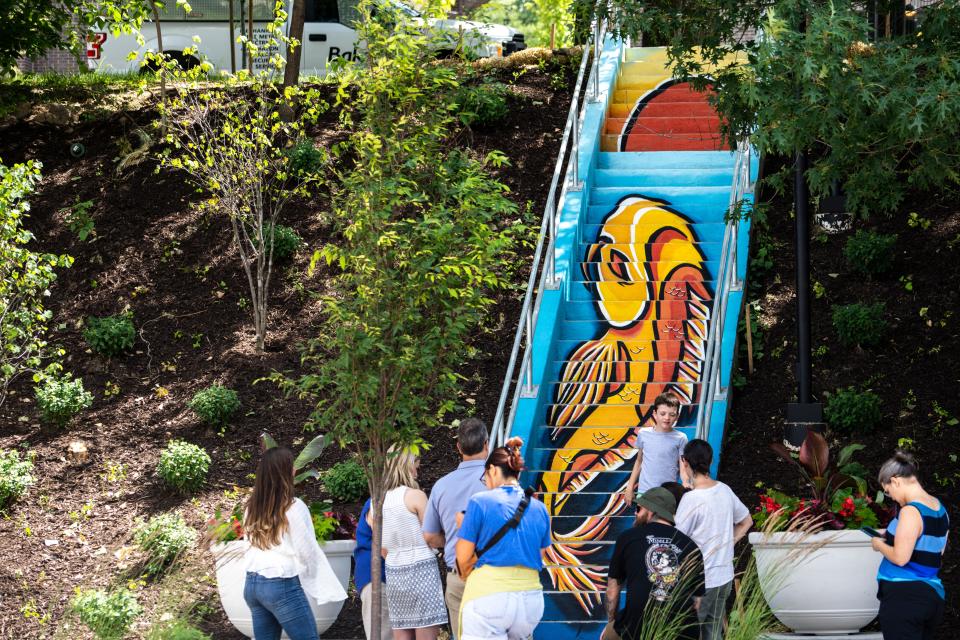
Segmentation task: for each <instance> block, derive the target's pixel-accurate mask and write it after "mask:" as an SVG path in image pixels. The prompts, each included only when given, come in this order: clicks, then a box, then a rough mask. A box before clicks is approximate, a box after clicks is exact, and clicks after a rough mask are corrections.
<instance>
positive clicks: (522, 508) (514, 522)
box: [476, 487, 533, 558]
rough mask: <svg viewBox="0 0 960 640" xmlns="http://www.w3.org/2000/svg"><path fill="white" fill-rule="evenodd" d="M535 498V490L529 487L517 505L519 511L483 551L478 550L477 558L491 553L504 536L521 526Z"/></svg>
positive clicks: (504, 524)
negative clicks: (528, 506) (531, 501)
mask: <svg viewBox="0 0 960 640" xmlns="http://www.w3.org/2000/svg"><path fill="white" fill-rule="evenodd" d="M532 496H533V488H532V487H527V488H526V489H525V490H524V492H523V498H522V499H521V500H520V504H518V505H517V510H516V511H514V513H513V517H512V518H510V519H509V520H507V521H506V522H504V523H503V526H502V527H500V528H499V529H498V530H497V532H496V533H495V534H493V537H492V538H490V542H488V543H487V544H486V546H484V547H483V549H477V550H476V554H477V558H479V557H480V556H482V555H483V554H485V553H486V552H487V551H489V550H490V549H491V548H492V547H493V546H494V545H496V544H497V543H498V542H500V541H501V540H502V539H503V536H505V535H507V532H508V531H510V529H516V528H517V526H519V524H520V520H521V519H522V518H523V514H524V512H526V510H527V505H529V504H530V498H531V497H532Z"/></svg>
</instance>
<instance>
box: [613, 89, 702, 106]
mask: <svg viewBox="0 0 960 640" xmlns="http://www.w3.org/2000/svg"><path fill="white" fill-rule="evenodd" d="M668 91H669V95H662V97H661V98H660V99H659V100H656V101H654V102H651V103H650V104H649V106H651V107H652V106H653V105H655V104H683V105H695V104H702V105H706V106H708V107H710V110H711V111H714V109H713V107H712V106H710V103H709V102H707V97H708V96H709V93H701V92H698V91H690V90H689V89H688V88H687V87H671V88H670V89H669V90H668ZM650 92H651V89H648V88H639V89H620V88H614V90H613V91H612V92H611V95H610V102H612V103H614V104H636V103H637V101H639V100H641V99H642V98H644V97H647V95H648V94H649V93H650ZM644 110H646V107H645V108H644Z"/></svg>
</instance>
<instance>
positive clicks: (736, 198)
mask: <svg viewBox="0 0 960 640" xmlns="http://www.w3.org/2000/svg"><path fill="white" fill-rule="evenodd" d="M751 191H752V185H751V182H750V144H749V142H748V141H747V140H741V141H740V142H739V143H738V144H737V152H736V157H735V160H734V169H733V184H732V186H731V189H730V206H729V209H728V213H729V214H733V213H734V212H735V210H736V208H737V206H738V205H740V203H741V202H742V201H743V200H744V197H745V196H746V195H748V194H749V193H750V192H751ZM740 217H741V216H739V215H737V216H734V215H730V217H729V218H728V220H727V225H726V227H725V228H724V231H723V245H722V248H721V250H720V263H719V266H718V267H717V278H716V282H717V290H716V293H715V295H714V298H713V299H714V306H713V311H712V313H711V318H710V328H709V330H708V332H707V350H706V353H705V354H704V359H703V367H702V372H703V375H702V376H701V378H700V397H699V404H700V411H698V412H697V437H698V438H702V439H705V440H706V439H707V438H709V436H710V420H711V418H712V417H713V402H714V401H715V400H716V399H718V398H719V397H722V396H723V394H724V393H725V392H726V390H725V389H721V388H720V361H721V356H722V351H723V349H722V346H723V345H722V342H723V330H724V323H725V321H726V315H727V301H728V298H729V295H730V292H731V291H737V290H739V289H740V288H742V286H743V285H742V282H741V280H740V277H739V274H738V273H737V240H738V238H737V236H738V227H739V225H740Z"/></svg>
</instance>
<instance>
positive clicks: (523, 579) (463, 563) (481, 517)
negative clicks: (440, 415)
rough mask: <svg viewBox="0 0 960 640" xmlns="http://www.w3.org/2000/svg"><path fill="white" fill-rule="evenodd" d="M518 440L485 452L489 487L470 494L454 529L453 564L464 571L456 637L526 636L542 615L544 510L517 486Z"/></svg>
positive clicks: (545, 544) (469, 639) (547, 533)
mask: <svg viewBox="0 0 960 640" xmlns="http://www.w3.org/2000/svg"><path fill="white" fill-rule="evenodd" d="M522 447H523V440H521V439H520V438H510V439H509V440H507V442H506V444H505V445H504V446H502V447H497V448H496V449H494V450H493V451H492V452H491V453H490V457H488V458H487V462H486V465H485V467H484V472H483V480H484V482H485V483H486V485H487V488H488V489H489V491H481V492H480V493H477V494H474V495H473V497H472V498H470V502H469V503H468V505H467V509H466V511H465V512H464V516H463V520H462V523H461V525H460V531H459V533H458V536H459V538H460V539H459V540H458V541H457V565H458V567H460V571H461V573H467V571H466V570H465V569H466V568H467V567H469V566H470V565H471V564H473V563H474V562H476V564H475V568H474V569H473V570H472V571H470V572H469V573H467V578H466V586H465V587H464V591H463V602H462V604H461V607H460V625H461V626H460V638H458V639H457V640H488V639H493V638H496V639H508V640H518V639H521V638H527V637H529V636H530V635H531V634H532V633H533V630H534V629H535V628H536V626H537V625H538V624H539V623H540V618H541V617H542V616H543V590H542V588H541V586H540V577H539V574H540V569H541V568H542V567H543V562H542V560H541V553H542V551H543V549H546V548H547V547H549V546H550V516H549V515H548V514H547V509H546V507H544V506H543V503H542V502H540V501H539V500H535V499H533V498H532V497H531V495H530V493H531V492H530V491H527V492H524V491H523V490H522V489H521V488H520V481H519V477H520V472H521V471H522V470H523V456H522V455H521V449H522Z"/></svg>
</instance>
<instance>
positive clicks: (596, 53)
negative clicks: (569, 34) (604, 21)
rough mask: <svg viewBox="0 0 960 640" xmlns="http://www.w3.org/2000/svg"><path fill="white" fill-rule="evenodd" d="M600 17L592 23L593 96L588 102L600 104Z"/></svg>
mask: <svg viewBox="0 0 960 640" xmlns="http://www.w3.org/2000/svg"><path fill="white" fill-rule="evenodd" d="M600 47H601V42H600V17H599V16H597V18H596V19H595V20H594V21H593V94H592V97H591V98H590V102H600Z"/></svg>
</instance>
